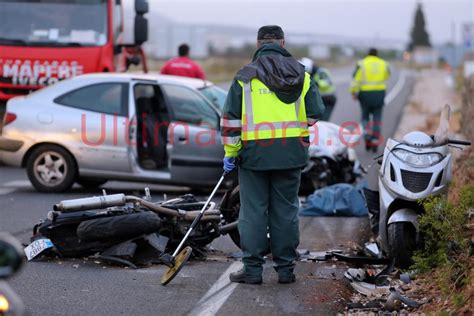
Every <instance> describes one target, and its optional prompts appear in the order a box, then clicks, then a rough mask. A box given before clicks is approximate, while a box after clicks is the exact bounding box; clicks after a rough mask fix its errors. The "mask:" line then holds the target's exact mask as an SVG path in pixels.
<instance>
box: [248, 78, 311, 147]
mask: <svg viewBox="0 0 474 316" xmlns="http://www.w3.org/2000/svg"><path fill="white" fill-rule="evenodd" d="M306 80H308V82H307V84H305V85H304V87H303V91H302V95H305V94H306V92H307V90H308V89H309V80H310V79H309V75H308V77H307V78H306V77H305V82H306ZM252 82H255V84H256V85H257V86H258V85H261V86H262V88H261V90H265V91H266V92H265V94H266V95H268V96H269V95H272V94H273V92H271V91H270V90H269V89H268V88H266V87H265V85H264V84H263V83H262V82H261V81H258V79H253V80H252V81H251V82H249V83H244V84H243V112H245V113H243V115H242V140H243V141H246V140H258V139H269V138H286V137H305V136H308V135H309V131H308V122H307V119H306V109H305V108H304V107H303V108H302V107H301V103H302V102H301V95H300V97H299V98H298V99H297V100H296V101H295V103H293V104H285V103H283V102H282V101H280V100H278V98H277V97H276V96H275V100H273V101H272V104H267V106H271V107H273V106H292V107H294V113H295V114H294V117H295V118H296V120H294V119H292V118H291V119H289V120H288V121H278V122H272V121H271V119H269V120H265V121H262V120H261V117H260V122H258V123H256V121H255V110H256V109H255V108H254V100H252V86H251V84H252ZM263 87H265V89H263ZM259 92H260V93H262V91H259ZM268 102H269V101H268ZM278 103H280V104H278ZM260 106H264V107H265V106H266V105H265V104H261V105H260ZM302 110H303V112H304V113H303V115H302V113H301V111H302ZM268 111H269V112H268V113H272V109H271V108H269V109H268ZM285 111H287V110H285ZM278 114H280V116H281V114H282V113H278ZM260 116H261V115H260ZM277 116H278V115H277ZM291 116H293V115H291ZM269 117H271V115H269Z"/></svg>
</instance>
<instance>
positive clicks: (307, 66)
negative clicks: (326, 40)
mask: <svg viewBox="0 0 474 316" xmlns="http://www.w3.org/2000/svg"><path fill="white" fill-rule="evenodd" d="M299 62H300V64H302V65H303V66H304V70H305V71H306V72H308V73H311V72H312V71H313V66H314V63H313V61H312V60H311V59H309V58H308V57H303V58H301V59H300V60H299Z"/></svg>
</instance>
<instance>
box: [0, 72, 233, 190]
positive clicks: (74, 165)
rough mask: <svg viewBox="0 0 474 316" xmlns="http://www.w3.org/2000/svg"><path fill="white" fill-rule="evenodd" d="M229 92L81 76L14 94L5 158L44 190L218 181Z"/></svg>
mask: <svg viewBox="0 0 474 316" xmlns="http://www.w3.org/2000/svg"><path fill="white" fill-rule="evenodd" d="M224 99H225V92H224V91H223V90H222V89H220V88H218V87H216V86H214V85H213V84H212V83H210V82H208V81H203V80H198V79H189V78H183V77H173V76H163V75H143V74H89V75H82V76H77V77H74V78H72V79H68V80H65V81H62V82H60V83H57V84H55V85H53V86H50V87H47V88H44V89H42V90H38V91H36V92H34V93H32V94H30V95H28V96H24V97H16V98H13V99H11V100H10V101H8V103H7V109H6V114H5V117H4V126H3V132H2V134H1V135H0V160H1V161H2V162H3V163H4V164H6V165H10V166H18V167H25V168H26V169H27V173H28V177H29V179H30V181H31V183H32V184H33V186H34V187H35V188H36V189H37V190H38V191H41V192H61V191H65V190H68V189H69V188H70V187H71V186H72V185H73V184H74V182H78V183H79V184H81V185H83V186H85V187H97V186H99V185H101V184H103V183H105V182H106V181H107V180H127V181H146V182H156V183H163V184H179V185H187V186H191V187H197V186H208V185H212V184H214V183H215V182H216V181H217V179H218V178H219V176H220V175H221V174H222V157H223V155H224V153H223V147H222V143H221V139H220V136H219V134H220V133H219V120H220V114H219V113H220V111H221V109H220V108H222V104H223V102H224Z"/></svg>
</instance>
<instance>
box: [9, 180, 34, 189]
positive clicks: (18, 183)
mask: <svg viewBox="0 0 474 316" xmlns="http://www.w3.org/2000/svg"><path fill="white" fill-rule="evenodd" d="M3 186H4V187H10V188H24V187H28V188H29V187H31V182H30V181H28V180H14V181H9V182H5V183H4V184H3Z"/></svg>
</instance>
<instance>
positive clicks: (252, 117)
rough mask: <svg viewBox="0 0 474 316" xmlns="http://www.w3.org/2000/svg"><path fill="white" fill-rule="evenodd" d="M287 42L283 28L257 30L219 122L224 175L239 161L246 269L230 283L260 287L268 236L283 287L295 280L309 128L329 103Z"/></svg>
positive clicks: (233, 274)
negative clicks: (246, 62) (249, 56)
mask: <svg viewBox="0 0 474 316" xmlns="http://www.w3.org/2000/svg"><path fill="white" fill-rule="evenodd" d="M284 44H285V40H284V34H283V30H282V29H281V28H280V27H279V26H276V25H270V26H263V27H261V28H260V29H259V30H258V35H257V48H258V49H257V51H256V52H255V55H254V57H253V62H252V63H251V64H249V65H247V66H245V67H244V68H242V69H241V70H240V71H239V72H238V73H237V75H236V77H235V79H234V82H233V84H232V86H231V88H230V90H229V94H228V96H227V99H226V102H225V107H224V111H223V118H222V120H221V126H222V130H221V133H222V139H223V143H224V149H225V158H224V170H225V171H226V172H230V171H232V170H233V169H234V168H235V167H236V165H237V163H236V161H237V157H239V183H240V201H241V207H240V214H239V233H240V243H241V247H242V251H243V258H242V261H243V263H244V268H243V269H242V270H241V271H238V272H235V273H232V274H231V275H230V280H231V281H232V282H239V283H248V284H260V283H262V270H263V267H262V265H263V263H264V262H265V260H264V259H263V255H264V254H265V251H266V250H267V249H268V247H269V243H268V239H267V232H269V233H270V238H271V251H272V255H273V261H274V262H275V265H276V266H275V270H276V271H277V273H278V282H279V283H291V282H294V281H295V275H294V273H293V269H294V265H295V260H296V259H297V253H296V247H297V246H298V244H299V231H298V216H297V213H298V189H299V186H300V176H301V169H302V167H303V166H304V165H305V164H306V162H307V159H308V145H309V131H308V125H312V124H314V123H315V122H316V119H317V118H319V117H320V115H321V114H322V113H323V111H324V105H323V103H322V100H321V96H320V95H319V92H318V88H317V86H316V84H315V82H314V81H313V80H312V79H311V77H310V75H309V74H307V73H305V70H304V67H303V66H302V65H301V64H300V63H299V62H298V61H297V60H296V59H294V58H293V57H292V56H291V55H290V53H289V52H288V51H287V50H286V49H285V48H284Z"/></svg>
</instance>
